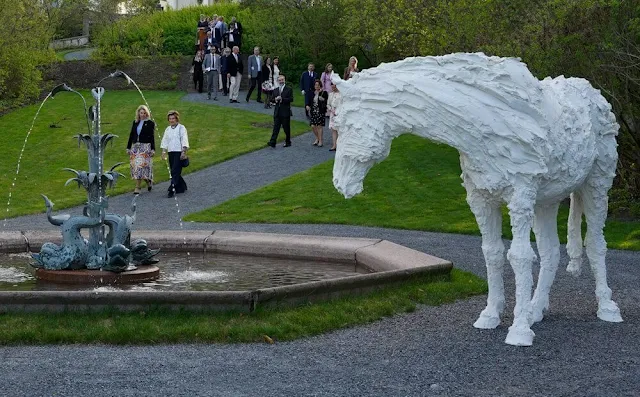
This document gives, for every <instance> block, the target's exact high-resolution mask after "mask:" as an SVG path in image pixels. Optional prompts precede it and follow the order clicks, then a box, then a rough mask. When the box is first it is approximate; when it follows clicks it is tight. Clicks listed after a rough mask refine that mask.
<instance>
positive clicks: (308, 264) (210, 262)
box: [0, 253, 364, 292]
mask: <svg viewBox="0 0 640 397" xmlns="http://www.w3.org/2000/svg"><path fill="white" fill-rule="evenodd" d="M159 256H161V258H159V259H160V263H159V264H158V267H159V268H160V278H159V279H158V280H155V281H153V282H148V283H141V284H136V285H121V286H97V285H72V284H52V283H50V282H43V281H41V280H35V279H34V277H33V276H32V274H33V272H32V269H31V268H30V267H29V265H28V262H29V258H28V257H26V256H25V255H24V254H19V255H3V254H0V291H18V290H21V291H46V290H57V291H70V290H85V291H87V290H88V291H96V292H98V291H123V290H126V291H241V290H253V289H258V288H269V287H278V286H283V285H291V284H299V283H305V282H310V281H318V280H327V279H332V278H339V277H348V276H354V275H356V274H358V272H364V271H363V270H362V269H356V268H355V266H354V265H348V264H339V263H330V262H316V261H304V260H289V259H276V258H265V257H256V256H235V255H221V254H207V255H193V254H192V255H190V263H188V262H187V258H186V255H185V254H184V253H168V254H161V255H159Z"/></svg>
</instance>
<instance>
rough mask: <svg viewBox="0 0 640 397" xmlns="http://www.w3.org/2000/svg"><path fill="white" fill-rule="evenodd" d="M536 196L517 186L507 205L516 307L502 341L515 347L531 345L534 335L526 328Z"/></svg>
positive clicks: (509, 257) (508, 254)
mask: <svg viewBox="0 0 640 397" xmlns="http://www.w3.org/2000/svg"><path fill="white" fill-rule="evenodd" d="M523 185H524V186H530V185H531V183H530V182H529V183H523ZM535 196H536V192H535V191H534V190H532V189H527V188H520V189H518V190H516V191H515V192H514V194H513V195H512V197H511V198H510V200H509V204H508V205H507V207H508V208H509V217H510V218H511V231H512V234H513V240H512V242H511V247H510V248H509V252H508V253H507V258H508V259H509V262H510V263H511V267H512V268H513V273H514V274H515V278H516V306H515V308H514V309H513V315H514V318H513V325H511V327H509V333H508V334H507V338H506V339H505V342H506V343H508V344H510V345H515V346H531V345H532V344H533V337H534V336H535V334H534V333H533V331H531V328H530V327H529V307H530V304H531V289H532V287H533V275H532V274H531V265H532V263H533V259H534V258H535V253H534V252H533V248H531V240H530V236H531V227H532V223H533V206H534V202H535Z"/></svg>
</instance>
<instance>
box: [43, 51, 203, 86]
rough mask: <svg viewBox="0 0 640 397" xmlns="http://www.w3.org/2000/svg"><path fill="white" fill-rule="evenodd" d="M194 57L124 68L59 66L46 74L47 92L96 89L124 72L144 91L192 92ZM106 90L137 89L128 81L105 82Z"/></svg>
mask: <svg viewBox="0 0 640 397" xmlns="http://www.w3.org/2000/svg"><path fill="white" fill-rule="evenodd" d="M191 59H192V58H191V57H185V56H172V57H154V58H132V59H130V60H129V61H127V62H125V63H124V64H122V65H118V66H103V65H101V64H100V63H99V62H97V61H95V60H81V61H66V62H56V63H53V64H51V65H49V66H48V67H47V68H46V69H44V70H43V83H44V84H45V87H44V88H45V90H48V89H50V88H52V87H54V86H56V85H58V84H62V83H66V84H67V85H68V86H69V87H72V88H74V89H77V88H93V87H94V86H95V85H96V84H97V83H98V81H100V80H101V79H103V78H104V77H106V76H108V75H109V74H110V73H113V72H114V71H116V70H122V71H123V72H125V73H126V74H128V75H129V76H131V78H132V79H133V80H135V82H136V83H137V84H138V86H140V88H141V89H143V90H184V91H186V90H188V89H190V88H191V89H192V88H193V84H192V82H191V74H190V73H189V69H190V68H191ZM102 86H103V87H105V88H106V89H111V90H113V89H133V88H134V87H131V86H128V85H127V82H126V81H125V80H124V79H107V80H105V81H104V82H102Z"/></svg>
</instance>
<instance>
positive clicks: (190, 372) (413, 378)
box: [0, 104, 640, 397]
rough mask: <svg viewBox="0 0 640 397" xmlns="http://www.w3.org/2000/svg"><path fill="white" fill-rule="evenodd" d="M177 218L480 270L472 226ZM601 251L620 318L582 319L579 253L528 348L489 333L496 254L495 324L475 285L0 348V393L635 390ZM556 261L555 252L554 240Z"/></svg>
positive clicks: (285, 162)
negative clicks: (448, 229) (248, 338)
mask: <svg viewBox="0 0 640 397" xmlns="http://www.w3.org/2000/svg"><path fill="white" fill-rule="evenodd" d="M243 106H251V104H249V105H246V104H243ZM309 141H310V138H309V137H308V136H307V137H299V138H297V139H296V140H294V144H293V147H292V148H287V149H283V148H281V147H278V148H277V149H276V150H271V149H269V150H266V149H265V150H260V151H258V152H254V153H251V154H247V155H245V156H241V157H238V158H236V159H234V160H231V161H229V162H227V163H224V164H220V165H217V166H214V167H211V168H210V169H208V170H203V171H201V172H199V173H195V174H193V175H191V176H190V177H191V179H190V180H189V179H188V180H187V183H189V185H190V186H192V187H193V188H192V189H191V190H189V192H188V193H186V194H185V195H181V196H179V201H178V202H179V205H180V208H181V209H182V211H183V212H190V211H195V210H198V209H200V208H206V207H209V206H211V205H213V204H216V203H219V202H222V201H225V200H228V199H229V198H232V197H235V196H237V195H239V194H243V193H246V192H249V191H251V190H254V189H255V188H257V187H259V186H263V185H267V184H269V183H272V182H273V181H276V180H278V179H281V178H284V177H286V176H287V175H290V174H292V173H295V172H298V171H300V170H302V169H305V167H310V166H312V165H314V164H318V163H320V162H322V161H326V160H327V159H329V158H330V154H329V153H328V152H327V151H326V150H320V149H318V148H315V147H311V146H310V145H309ZM290 149H291V150H290ZM254 173H257V175H253V174H254ZM196 174H197V175H196ZM202 180H208V181H213V183H210V185H211V186H209V187H204V186H202V185H203V184H202V183H197V181H202ZM220 186H223V187H224V189H222V188H219V187H220ZM164 189H166V186H165V188H164ZM164 189H163V188H162V186H158V189H154V192H152V193H151V194H143V195H141V197H140V201H139V204H140V205H139V208H140V211H141V213H142V211H145V209H144V208H145V207H146V206H145V203H146V202H147V200H153V208H152V211H153V212H155V213H157V212H158V211H159V210H160V211H163V210H164V211H163V212H165V213H168V212H170V211H171V210H173V211H175V202H174V201H173V200H169V199H166V198H164V197H162V196H163V195H164ZM161 193H162V194H161ZM129 200H130V196H128V195H127V196H124V197H123V196H121V197H114V199H113V201H112V204H115V203H119V204H117V205H121V206H122V205H125V204H126V203H128V202H129ZM149 202H150V201H149ZM165 203H168V204H165ZM169 207H171V208H169ZM36 218H42V215H39V216H38V217H23V218H18V219H11V220H9V221H10V223H11V227H10V228H11V229H12V230H24V229H40V228H41V227H40V225H41V224H40V223H37V222H36ZM146 218H147V216H144V215H143V216H141V217H140V218H138V219H139V222H138V225H137V226H138V227H140V228H168V229H175V228H177V227H178V226H177V222H176V219H177V218H171V219H168V220H154V221H153V222H148V223H145V221H144V219H146ZM168 218H170V217H168ZM42 224H44V223H42ZM45 226H47V227H49V225H45ZM184 227H185V228H186V229H209V230H215V229H218V230H245V231H260V232H280V233H296V234H319V235H333V236H357V237H375V238H383V239H387V240H390V241H394V242H397V243H400V244H403V245H406V246H408V247H411V248H414V249H418V250H420V251H423V252H427V253H430V254H433V255H436V256H439V257H443V258H447V259H450V260H452V261H453V262H454V264H455V266H456V267H458V268H461V269H464V270H468V271H471V272H473V273H475V274H478V275H480V276H483V277H484V261H483V258H482V252H481V249H480V239H479V237H476V236H463V235H450V234H440V233H428V232H417V231H407V230H395V229H383V228H367V227H357V226H340V225H270V224H194V223H186V224H185V225H184ZM507 243H508V242H507ZM607 260H608V265H609V283H610V286H611V288H612V289H613V291H614V299H615V300H616V301H617V303H618V305H619V306H620V308H621V310H622V316H623V318H624V320H625V322H623V323H620V324H611V323H606V322H602V321H599V320H598V319H597V318H596V316H595V311H596V302H595V295H594V293H593V290H594V283H593V278H592V277H591V275H590V272H589V271H588V266H586V264H585V268H584V269H583V270H584V271H583V275H582V276H580V277H578V278H573V277H570V276H569V275H568V274H567V273H566V272H564V270H563V269H562V267H563V266H562V265H561V269H560V270H559V271H558V277H557V280H556V282H555V285H554V288H553V290H552V294H551V308H550V312H549V313H548V314H547V316H546V318H545V319H544V321H542V322H541V323H539V324H536V325H535V326H534V327H533V330H534V331H535V332H536V339H535V341H534V346H533V347H530V348H515V347H512V346H508V345H506V344H504V343H503V341H504V338H505V336H506V333H507V327H508V326H509V325H510V322H511V320H512V314H511V311H512V310H513V273H512V272H511V270H510V268H508V266H507V268H506V271H505V280H506V294H507V299H508V306H507V310H506V313H505V316H504V318H503V324H502V325H500V326H499V327H498V328H497V329H496V330H476V329H474V328H473V327H472V326H471V324H472V323H473V321H474V320H475V318H476V316H477V315H478V314H479V312H480V311H481V310H482V308H483V307H484V300H485V297H483V296H480V297H474V298H471V299H468V300H465V301H461V302H456V303H453V304H449V305H444V306H441V307H435V308H434V307H420V308H419V309H418V310H416V311H415V312H413V313H409V314H402V315H398V316H394V317H391V318H386V319H383V320H381V321H378V322H375V323H373V324H369V325H366V326H359V327H355V328H351V329H344V330H340V331H337V332H333V333H329V334H326V335H321V336H318V337H313V338H307V339H304V340H298V341H294V342H286V343H280V342H278V343H276V344H275V345H266V344H238V345H158V346H140V347H138V346H122V347H119V346H85V345H78V346H33V347H31V346H15V347H1V348H0V377H1V378H2V381H1V382H0V395H2V396H52V395H61V396H86V395H87V394H88V393H89V392H90V393H91V395H92V396H594V397H596V396H597V397H600V396H640V343H638V342H639V341H640V292H639V286H640V253H638V252H629V251H615V250H613V251H609V253H608V256H607ZM562 263H563V264H565V265H566V263H567V257H566V253H565V252H564V249H563V258H562ZM0 321H1V317H0Z"/></svg>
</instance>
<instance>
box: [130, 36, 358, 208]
mask: <svg viewBox="0 0 640 397" xmlns="http://www.w3.org/2000/svg"><path fill="white" fill-rule="evenodd" d="M227 58H228V59H227V61H226V64H227V68H229V67H233V68H234V69H232V70H233V71H235V72H236V73H235V74H233V75H232V74H231V73H229V77H231V78H235V79H237V81H233V82H232V86H233V89H230V91H229V96H230V101H231V102H238V100H237V98H238V89H239V84H240V82H239V79H240V78H241V75H242V69H243V66H242V60H241V59H240V56H239V48H238V47H237V46H234V48H233V53H232V54H231V55H228V56H227ZM274 60H275V61H276V62H271V58H270V57H266V58H265V59H263V57H262V56H261V55H260V48H259V47H255V48H254V50H253V55H251V56H249V59H248V64H249V65H248V67H249V77H250V78H251V86H250V88H249V92H248V93H247V97H246V101H247V102H249V98H250V97H251V95H252V93H253V90H254V89H255V88H256V87H258V94H257V101H258V102H263V101H262V100H261V93H262V91H264V92H265V94H266V98H265V101H264V103H265V107H270V106H274V112H273V118H274V123H273V124H274V125H273V132H272V134H271V139H270V140H269V142H268V143H267V145H268V146H271V147H273V148H275V146H276V141H277V138H278V134H279V132H280V129H281V128H282V129H283V130H284V132H285V143H284V145H283V146H284V147H289V146H291V115H292V112H291V103H292V102H293V89H292V88H291V87H290V86H288V85H287V84H286V78H285V75H284V74H281V73H280V69H279V67H278V62H277V58H274ZM222 63H223V62H222V57H221V56H220V55H217V54H216V53H215V51H210V52H209V53H208V54H206V56H205V59H204V60H203V65H202V68H203V71H204V72H206V73H207V81H208V82H209V83H208V84H207V86H208V91H207V92H208V97H209V98H211V94H212V92H213V93H214V94H215V97H214V99H216V98H217V87H216V83H215V81H216V80H217V77H218V75H219V74H221V70H222V69H221V64H222ZM227 70H229V69H227ZM358 71H359V69H358V60H357V59H356V57H351V58H350V59H349V66H347V68H346V69H345V71H344V74H343V79H344V80H349V79H350V78H351V77H353V76H354V74H355V73H357V72H358ZM332 73H333V65H332V64H330V63H329V64H327V65H326V66H325V70H324V72H322V74H321V76H320V77H319V78H318V77H317V75H316V72H315V66H314V64H313V63H309V64H308V66H307V71H306V72H304V73H302V75H301V76H300V91H301V94H302V95H303V96H304V97H305V110H306V113H307V117H308V118H309V120H310V122H309V123H310V125H311V127H312V129H313V133H314V136H315V140H314V142H313V145H314V146H318V147H322V146H323V129H324V127H325V124H326V119H327V118H329V128H330V129H331V132H332V141H333V142H332V143H333V145H332V147H331V149H329V150H331V151H335V150H336V146H337V140H338V131H337V129H336V126H335V123H334V118H335V116H336V114H337V108H338V106H339V103H340V92H339V91H338V89H337V87H336V85H335V84H334V83H333V82H332V81H331V74H332ZM236 84H237V86H236ZM214 87H215V88H216V89H214ZM225 94H226V93H225ZM167 122H168V124H169V125H168V126H167V127H166V129H165V131H164V134H163V136H162V142H161V144H160V148H161V149H162V160H167V159H168V160H169V168H170V173H171V183H170V185H169V188H168V192H167V197H174V195H175V194H177V193H184V192H185V191H186V190H187V184H186V182H185V181H184V179H183V178H182V169H183V168H184V167H186V166H187V165H188V161H189V160H188V156H187V151H188V150H189V137H188V134H187V129H186V127H185V126H184V125H182V124H181V123H180V113H178V112H177V111H175V110H171V111H169V112H168V113H167ZM155 130H156V125H155V123H154V121H153V119H152V117H151V112H150V111H149V109H148V108H147V107H146V106H145V105H140V106H139V107H138V108H137V109H136V115H135V119H134V121H133V123H132V125H131V131H130V133H129V140H128V142H127V154H128V155H129V163H130V167H131V179H133V180H135V188H134V191H133V193H134V194H136V195H137V194H140V192H141V189H142V183H143V182H145V183H146V187H147V190H148V191H151V190H152V189H153V157H154V156H155V149H156V147H155Z"/></svg>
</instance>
